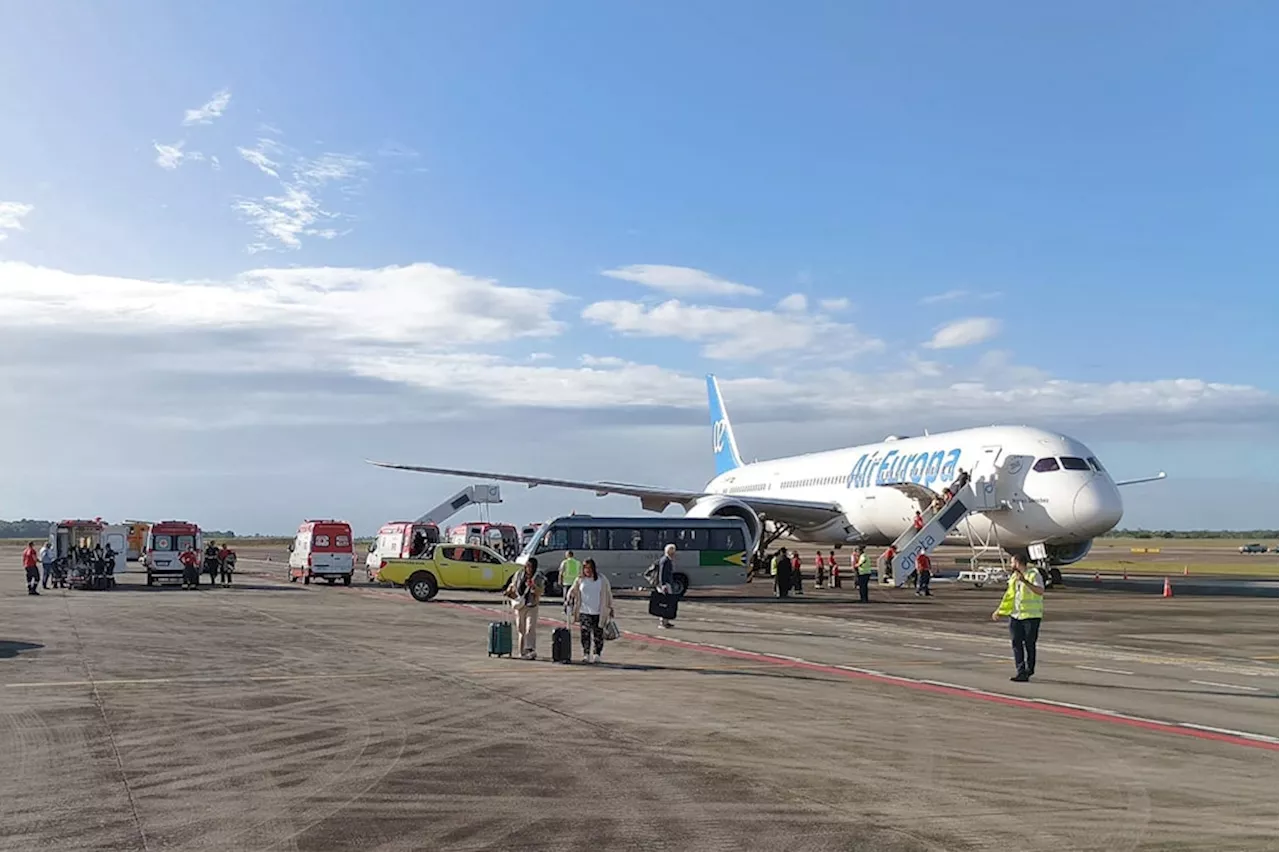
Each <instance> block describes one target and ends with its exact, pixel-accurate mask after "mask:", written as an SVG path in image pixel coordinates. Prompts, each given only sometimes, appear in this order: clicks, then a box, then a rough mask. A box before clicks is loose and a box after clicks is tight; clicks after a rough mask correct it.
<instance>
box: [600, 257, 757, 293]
mask: <svg viewBox="0 0 1280 852" xmlns="http://www.w3.org/2000/svg"><path fill="white" fill-rule="evenodd" d="M601 275H605V276H608V277H609V278H617V279H619V280H621V281H632V282H635V283H636V284H643V285H645V286H646V287H652V288H653V289H655V290H662V291H663V292H666V293H674V294H676V295H678V296H693V295H706V296H758V295H760V290H759V289H758V288H756V287H748V286H747V285H746V284H738V283H736V282H734V281H726V280H725V279H723V278H720V277H719V276H716V275H712V274H711V273H710V272H703V271H702V270H701V269H691V268H690V267H687V266H662V265H655V264H646V263H638V264H633V265H631V266H622V267H619V268H617V269H606V270H605V271H604V272H602V273H601Z"/></svg>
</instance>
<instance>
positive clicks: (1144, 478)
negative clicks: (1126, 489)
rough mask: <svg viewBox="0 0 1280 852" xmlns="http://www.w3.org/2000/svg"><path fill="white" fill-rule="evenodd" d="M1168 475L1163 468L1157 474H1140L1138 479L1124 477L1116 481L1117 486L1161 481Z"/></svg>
mask: <svg viewBox="0 0 1280 852" xmlns="http://www.w3.org/2000/svg"><path fill="white" fill-rule="evenodd" d="M1166 476H1167V474H1166V473H1165V472H1164V471H1163V470H1162V471H1160V472H1159V473H1157V474H1156V475H1155V476H1140V477H1138V478H1137V479H1122V480H1120V481H1119V482H1117V483H1116V487H1119V486H1121V485H1137V484H1138V483H1139V482H1159V481H1160V480H1162V479H1164V478H1165V477H1166Z"/></svg>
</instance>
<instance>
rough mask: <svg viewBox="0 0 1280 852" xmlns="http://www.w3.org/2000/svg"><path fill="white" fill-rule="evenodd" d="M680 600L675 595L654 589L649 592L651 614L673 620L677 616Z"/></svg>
mask: <svg viewBox="0 0 1280 852" xmlns="http://www.w3.org/2000/svg"><path fill="white" fill-rule="evenodd" d="M679 600H680V599H679V598H677V597H676V596H675V595H664V594H663V593H662V592H660V591H658V590H657V589H654V590H653V591H652V592H650V593H649V614H650V615H652V616H655V617H657V618H665V619H667V620H668V621H671V620H673V619H674V618H675V617H676V604H677V602H678V601H679Z"/></svg>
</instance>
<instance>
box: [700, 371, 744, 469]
mask: <svg viewBox="0 0 1280 852" xmlns="http://www.w3.org/2000/svg"><path fill="white" fill-rule="evenodd" d="M707 402H708V404H709V405H710V407H711V449H712V450H713V451H714V452H715V454H716V476H719V475H720V474H722V473H728V472H729V471H731V470H733V469H734V468H737V467H742V457H741V456H739V455H738V442H737V441H736V440H734V437H733V426H731V425H730V424H729V414H728V413H727V412H726V411H725V410H724V400H722V399H721V398H720V385H719V384H717V383H716V377H715V376H712V375H708V376H707Z"/></svg>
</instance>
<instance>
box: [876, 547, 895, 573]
mask: <svg viewBox="0 0 1280 852" xmlns="http://www.w3.org/2000/svg"><path fill="white" fill-rule="evenodd" d="M897 555H898V552H897V551H896V550H894V549H893V545H892V544H891V545H889V547H888V548H886V549H885V552H884V553H881V554H880V555H879V556H877V557H876V570H877V571H879V572H880V580H881V582H883V581H884V578H885V577H892V576H893V557H895V556H897Z"/></svg>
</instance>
